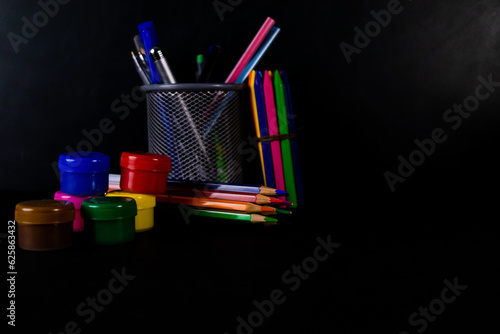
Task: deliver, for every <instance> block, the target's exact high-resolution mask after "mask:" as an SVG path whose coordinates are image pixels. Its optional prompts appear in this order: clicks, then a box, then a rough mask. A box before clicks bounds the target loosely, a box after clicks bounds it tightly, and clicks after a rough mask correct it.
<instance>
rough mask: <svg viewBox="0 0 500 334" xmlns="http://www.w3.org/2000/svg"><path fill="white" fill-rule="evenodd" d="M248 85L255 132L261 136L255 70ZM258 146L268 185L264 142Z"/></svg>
mask: <svg viewBox="0 0 500 334" xmlns="http://www.w3.org/2000/svg"><path fill="white" fill-rule="evenodd" d="M248 87H250V105H251V107H252V116H253V124H254V126H255V134H256V135H257V138H260V137H261V134H260V128H261V126H260V122H259V116H258V114H257V100H256V98H255V71H252V72H250V76H249V77H248ZM257 147H258V149H259V156H260V165H261V168H262V175H263V177H264V185H265V186H267V178H266V168H265V165H264V155H263V153H262V142H260V141H259V142H258V143H257Z"/></svg>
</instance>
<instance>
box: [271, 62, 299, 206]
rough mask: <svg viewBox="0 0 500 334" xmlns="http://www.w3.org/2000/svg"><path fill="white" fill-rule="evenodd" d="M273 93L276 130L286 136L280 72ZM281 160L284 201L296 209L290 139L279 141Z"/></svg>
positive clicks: (284, 104)
mask: <svg viewBox="0 0 500 334" xmlns="http://www.w3.org/2000/svg"><path fill="white" fill-rule="evenodd" d="M274 92H275V95H276V96H275V98H276V116H277V117H278V130H279V133H280V135H287V134H289V132H288V117H287V112H286V102H285V89H284V87H283V81H282V80H281V76H280V72H279V71H278V70H276V71H275V72H274ZM281 160H282V162H283V176H284V177H285V189H286V191H287V193H288V195H287V197H286V199H287V201H290V202H292V203H293V204H292V205H291V207H292V208H296V207H297V190H296V188H295V175H294V171H293V158H292V147H291V145H290V139H289V138H285V139H283V140H281Z"/></svg>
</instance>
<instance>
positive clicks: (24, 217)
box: [15, 199, 75, 224]
mask: <svg viewBox="0 0 500 334" xmlns="http://www.w3.org/2000/svg"><path fill="white" fill-rule="evenodd" d="M15 220H16V221H17V222H18V223H24V224H57V223H66V222H69V221H73V220H75V206H74V205H73V203H71V202H69V201H63V200H54V199H41V200H33V201H24V202H20V203H17V205H16V211H15Z"/></svg>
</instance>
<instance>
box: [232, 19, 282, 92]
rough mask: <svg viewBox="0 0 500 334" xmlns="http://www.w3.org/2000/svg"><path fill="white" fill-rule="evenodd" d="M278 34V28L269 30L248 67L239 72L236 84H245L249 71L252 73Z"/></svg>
mask: <svg viewBox="0 0 500 334" xmlns="http://www.w3.org/2000/svg"><path fill="white" fill-rule="evenodd" d="M279 32H280V28H278V27H272V28H271V31H269V34H267V36H266V39H265V40H264V42H262V46H261V47H260V49H259V51H257V53H256V54H255V56H254V57H253V58H252V60H251V61H250V62H249V63H248V65H247V66H246V67H245V69H244V70H243V71H242V72H241V74H240V76H239V77H238V79H236V83H243V82H245V80H246V79H247V78H248V74H249V73H250V72H251V71H253V69H254V68H255V66H257V64H258V63H259V61H260V60H261V59H262V56H264V54H265V53H266V51H267V49H269V46H271V44H272V43H273V41H274V39H275V38H276V36H278V34H279Z"/></svg>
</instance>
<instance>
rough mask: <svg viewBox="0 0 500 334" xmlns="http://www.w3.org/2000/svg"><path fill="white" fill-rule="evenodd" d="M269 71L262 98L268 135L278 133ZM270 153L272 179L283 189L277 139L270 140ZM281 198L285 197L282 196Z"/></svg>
mask: <svg viewBox="0 0 500 334" xmlns="http://www.w3.org/2000/svg"><path fill="white" fill-rule="evenodd" d="M271 75H272V74H271V72H270V71H269V72H268V71H265V72H264V83H263V85H264V100H265V102H266V114H267V124H268V126H269V135H271V136H277V135H279V130H278V121H277V119H276V104H275V101H274V92H273V84H272V81H271ZM271 153H272V157H273V170H274V181H275V182H276V188H277V189H285V178H284V177H283V163H282V161H281V145H280V143H279V141H277V140H274V141H272V142H271ZM281 199H285V198H284V197H282V198H281Z"/></svg>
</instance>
